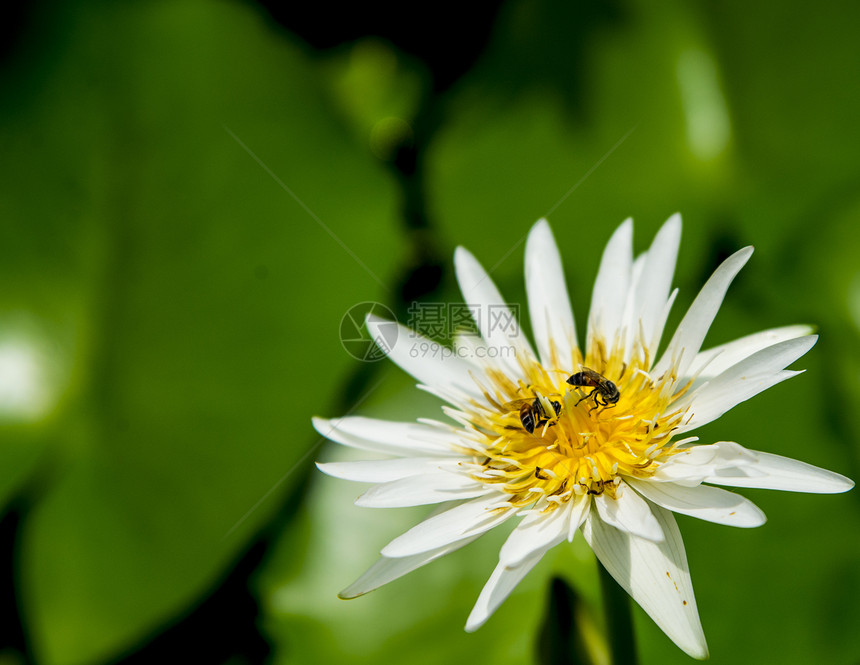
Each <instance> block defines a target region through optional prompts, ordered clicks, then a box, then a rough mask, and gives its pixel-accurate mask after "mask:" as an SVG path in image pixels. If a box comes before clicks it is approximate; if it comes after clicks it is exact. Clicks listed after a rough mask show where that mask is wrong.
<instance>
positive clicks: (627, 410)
mask: <svg viewBox="0 0 860 665" xmlns="http://www.w3.org/2000/svg"><path fill="white" fill-rule="evenodd" d="M588 360H589V362H592V363H593V364H594V365H596V366H592V367H584V366H582V365H580V364H578V363H577V364H575V365H574V367H573V371H569V370H567V371H555V370H551V371H547V370H546V369H544V368H543V367H542V366H541V365H540V364H539V363H537V362H536V361H532V362H530V363H529V364H528V366H527V367H523V369H524V373H525V375H526V377H527V378H528V383H526V382H524V381H518V382H516V383H515V382H513V381H512V380H511V379H510V378H508V377H507V376H505V375H504V374H502V373H501V372H498V371H488V372H487V374H486V379H487V381H486V384H483V383H482V386H481V387H482V389H483V391H484V395H485V397H486V399H487V402H488V404H489V406H487V405H479V404H477V403H474V404H473V405H471V406H473V407H474V408H473V409H472V408H470V409H469V412H468V413H460V414H458V415H459V416H460V419H461V421H463V420H466V421H468V422H467V423H466V424H467V425H471V427H470V430H471V432H472V433H473V435H474V436H473V439H474V441H475V443H476V444H479V445H476V446H475V447H474V451H475V452H476V457H477V458H478V459H477V461H478V463H479V464H480V465H481V467H482V469H481V471H480V472H478V473H476V474H475V477H476V478H477V479H479V480H481V481H482V482H484V483H495V484H501V485H502V486H503V488H504V491H505V492H507V493H508V494H509V495H510V498H509V501H510V502H511V503H512V504H513V505H515V506H525V505H528V504H531V503H534V502H535V501H536V500H537V499H539V498H540V497H544V498H545V499H546V500H547V501H549V502H550V503H558V504H560V503H563V502H566V501H568V500H569V499H570V498H571V497H572V496H574V495H581V494H584V493H590V494H602V493H603V492H606V493H607V494H608V495H609V496H612V497H614V496H615V491H616V488H617V487H618V485H619V483H620V482H621V477H622V476H633V477H638V478H646V477H649V476H651V475H653V473H654V472H655V471H656V469H657V467H658V466H659V465H660V464H661V463H662V462H663V461H665V460H666V459H667V458H668V457H670V456H671V455H673V454H674V453H675V448H676V445H677V444H674V445H673V444H672V443H671V438H672V432H673V430H674V429H675V428H676V427H677V426H678V425H679V424H680V423H681V421H682V419H683V418H684V411H683V410H680V409H677V410H674V411H673V410H672V408H671V405H672V402H674V401H675V400H677V399H678V397H680V395H681V394H682V393H683V392H684V391H683V390H682V391H681V392H676V391H675V390H674V388H675V377H674V376H672V375H668V376H663V377H652V376H651V375H649V374H648V373H647V372H646V371H645V370H644V369H643V368H642V367H640V366H638V364H637V363H636V362H631V363H630V364H624V363H623V362H620V361H616V362H600V361H599V360H597V359H594V358H591V357H590V358H589V359H588ZM568 379H571V382H570V383H568ZM571 384H573V385H571ZM614 391H617V394H614ZM464 416H465V418H464Z"/></svg>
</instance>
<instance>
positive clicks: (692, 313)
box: [652, 247, 753, 376]
mask: <svg viewBox="0 0 860 665" xmlns="http://www.w3.org/2000/svg"><path fill="white" fill-rule="evenodd" d="M752 252H753V249H752V247H745V248H744V249H741V250H739V251H737V252H735V253H734V254H732V255H731V256H730V257H729V258H727V259H726V260H725V261H723V262H722V263H721V264H720V266H719V267H718V268H717V269H716V270H715V271H714V274H713V275H711V277H710V279H709V280H708V281H707V282H706V283H705V285H704V286H703V287H702V290H701V291H699V295H698V296H696V299H695V300H694V301H693V304H692V305H690V309H688V310H687V313H686V314H685V315H684V318H683V319H682V320H681V323H680V324H679V325H678V329H677V330H676V331H675V335H674V336H673V337H672V341H671V342H669V346H668V347H667V348H666V350H665V351H664V352H663V357H662V358H661V359H660V360H659V362H658V363H657V364H656V365H655V366H654V369H653V370H652V374H654V376H661V375H662V374H663V373H664V372H666V371H667V370H668V369H670V368H671V367H672V365H673V364H674V363H675V362H676V360H677V362H678V365H677V373H678V376H684V375H686V373H687V368H688V367H689V366H690V364H691V363H692V362H693V360H694V359H695V357H696V355H697V354H698V353H699V349H700V348H701V347H702V342H703V341H704V340H705V335H706V334H707V332H708V328H710V327H711V323H712V322H713V321H714V317H715V316H716V315H717V310H719V308H720V305H721V304H722V302H723V298H724V297H725V295H726V291H727V290H728V288H729V285H730V284H731V283H732V280H733V279H734V278H735V275H737V274H738V272H739V271H740V269H741V268H743V267H744V265H745V264H746V262H747V261H748V260H749V258H750V256H751V255H752Z"/></svg>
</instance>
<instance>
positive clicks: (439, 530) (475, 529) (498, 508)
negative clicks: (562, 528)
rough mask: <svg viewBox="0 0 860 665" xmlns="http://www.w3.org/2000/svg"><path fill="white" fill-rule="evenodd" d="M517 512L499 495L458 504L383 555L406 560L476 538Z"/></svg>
mask: <svg viewBox="0 0 860 665" xmlns="http://www.w3.org/2000/svg"><path fill="white" fill-rule="evenodd" d="M514 513H515V510H514V509H512V508H511V507H510V505H509V504H507V503H506V502H505V501H504V498H500V497H499V496H497V495H496V494H494V495H491V496H490V497H480V498H477V499H472V500H470V501H466V502H465V503H461V504H458V505H456V506H454V507H453V508H449V509H448V510H446V511H444V512H441V513H437V514H435V515H432V516H431V517H428V518H427V519H426V520H424V521H423V522H420V523H419V524H416V525H415V526H414V527H412V528H411V529H409V531H407V532H406V533H404V534H402V535H400V536H398V537H397V538H395V539H394V540H392V541H391V542H390V543H388V545H386V546H385V547H383V548H382V555H383V556H387V557H404V556H411V555H413V554H420V553H421V552H428V551H430V550H432V549H436V548H439V547H444V546H445V545H448V544H450V543H453V542H456V541H457V540H460V539H462V538H468V537H469V536H477V535H480V534H482V533H484V532H486V531H489V530H490V529H492V528H493V527H494V526H497V525H499V524H501V523H502V522H504V521H505V520H506V519H508V518H509V517H513V515H514Z"/></svg>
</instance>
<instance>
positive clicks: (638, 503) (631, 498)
mask: <svg viewBox="0 0 860 665" xmlns="http://www.w3.org/2000/svg"><path fill="white" fill-rule="evenodd" d="M594 503H595V504H596V505H597V512H598V513H599V514H600V519H602V520H603V521H604V522H606V523H607V524H611V525H612V526H614V527H615V528H616V529H620V530H622V531H626V532H627V533H632V534H635V535H637V536H640V537H642V538H647V539H648V540H653V541H655V542H656V541H660V540H662V539H663V531H662V529H661V528H660V524H659V523H658V522H657V520H656V519H655V518H654V514H653V513H652V512H651V507H650V506H649V505H648V502H647V501H645V500H644V499H643V498H642V497H641V496H639V495H638V494H636V492H634V491H633V490H632V489H630V488H629V487H628V486H627V485H626V484H625V483H624V481H622V482H621V484H620V485H619V486H618V489H617V490H616V496H615V498H614V499H612V498H609V497H607V496H606V495H605V494H599V495H598V496H596V497H594Z"/></svg>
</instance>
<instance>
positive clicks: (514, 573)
mask: <svg viewBox="0 0 860 665" xmlns="http://www.w3.org/2000/svg"><path fill="white" fill-rule="evenodd" d="M556 544H557V543H553V545H556ZM550 547H551V546H546V547H542V548H541V549H539V550H537V551H536V552H534V553H532V554H531V555H530V556H529V557H527V558H526V559H525V560H523V562H522V563H521V564H520V565H519V566H516V567H514V568H509V567H506V566H505V565H504V564H503V563H501V562H500V563H499V564H498V565H497V566H496V569H495V570H494V571H493V574H492V575H490V579H489V580H487V583H486V584H485V585H484V588H483V589H482V590H481V595H480V596H478V601H477V602H476V603H475V607H474V608H472V612H471V614H469V618H468V620H467V621H466V632H469V633H472V632H474V631H476V630H478V628H480V627H481V626H483V625H484V623H486V621H487V619H489V618H490V616H492V614H493V612H495V611H496V610H497V609H498V608H499V606H500V605H501V604H502V603H503V602H505V600H506V599H507V597H508V596H509V595H511V592H512V591H513V590H514V588H515V587H516V586H517V584H519V583H520V581H521V580H522V579H523V578H524V577H525V576H526V574H528V572H529V571H530V570H531V569H532V568H534V567H535V566H536V565H537V563H538V562H539V561H540V560H541V558H542V557H543V555H544V554H546V552H547V550H549V549H550Z"/></svg>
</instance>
